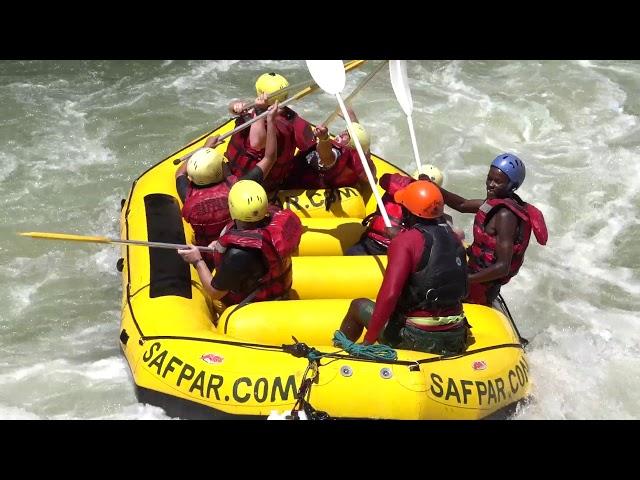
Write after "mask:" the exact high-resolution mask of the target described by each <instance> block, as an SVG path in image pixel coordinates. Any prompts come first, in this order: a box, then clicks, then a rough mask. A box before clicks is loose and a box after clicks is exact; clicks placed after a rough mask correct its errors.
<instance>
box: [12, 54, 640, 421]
mask: <svg viewBox="0 0 640 480" xmlns="http://www.w3.org/2000/svg"><path fill="white" fill-rule="evenodd" d="M408 67H409V68H408V71H409V77H410V85H411V89H412V96H413V100H414V113H413V120H414V125H415V129H416V134H417V137H418V146H419V151H420V155H421V158H422V160H423V162H425V163H426V162H430V163H434V164H435V165H437V166H438V167H440V168H441V169H442V170H444V172H445V186H446V187H447V188H448V189H449V190H452V191H455V192H457V193H460V194H462V195H464V196H467V197H475V198H481V197H482V196H483V194H484V187H483V185H484V177H485V175H486V172H487V169H488V165H489V163H490V161H491V159H493V157H495V155H497V154H498V153H500V152H501V151H512V152H514V153H517V154H518V155H519V156H521V158H523V159H524V160H525V162H526V165H527V178H526V181H525V183H524V185H523V187H522V188H521V189H520V194H521V196H522V197H523V198H524V199H525V200H527V201H530V202H531V203H533V204H535V205H536V206H538V207H539V208H540V209H541V210H542V211H543V212H544V214H545V217H546V219H547V224H548V226H549V230H550V235H549V243H548V245H547V246H546V247H540V246H539V245H537V244H536V243H535V241H534V240H532V244H531V246H530V248H529V250H528V252H527V258H526V261H525V264H524V266H523V268H522V269H521V272H520V274H519V275H518V276H517V277H516V278H515V279H514V280H512V281H511V282H510V283H509V285H507V286H506V287H504V288H503V295H504V297H505V299H506V300H507V302H508V304H509V306H510V308H511V311H512V313H513V315H514V317H515V319H516V321H517V323H518V325H519V329H520V331H521V333H522V335H523V336H525V337H527V338H528V339H530V340H531V344H530V347H529V353H528V358H529V364H530V367H531V377H532V379H533V393H534V396H535V400H534V401H532V402H531V403H530V404H528V405H526V406H524V407H523V408H520V409H519V410H518V411H517V413H516V414H515V416H514V417H515V418H518V419H630V418H636V419H637V418H640V400H639V399H640V352H639V351H638V350H639V348H638V345H640V329H639V328H638V315H637V313H636V312H637V311H638V309H639V307H640V295H639V294H640V248H639V247H638V242H637V240H636V239H637V236H638V233H640V162H639V159H640V156H639V153H640V151H639V147H640V118H639V116H638V115H640V96H638V95H637V93H636V92H638V91H640V62H621V61H611V62H603V61H572V62H571V61H546V62H533V61H522V62H511V61H509V62H507V61H503V62H496V61H487V62H481V61H473V62H466V61H451V62H450V61H437V62H430V61H410V62H409V64H408ZM370 68H371V67H367V68H365V69H364V70H363V71H361V72H355V73H354V74H353V75H351V74H350V75H349V77H348V80H347V87H346V89H345V92H349V91H350V90H351V89H352V88H353V87H354V86H355V84H356V83H357V82H358V81H359V80H360V79H362V78H363V77H364V76H365V75H366V74H367V72H368V71H369V69H370ZM267 70H275V71H279V72H280V73H282V74H284V75H285V76H287V78H288V79H289V81H290V83H297V82H299V81H302V80H305V79H306V78H308V74H307V72H306V69H305V67H304V62H303V61H297V62H292V61H265V60H260V61H220V62H208V61H192V62H186V61H165V62H161V61H145V62H134V61H110V62H96V61H91V62H79V61H65V62H54V61H30V62H14V61H3V62H0V105H1V106H0V126H1V127H2V128H0V140H1V141H2V145H3V146H4V147H3V149H2V151H1V152H0V161H1V163H2V165H3V166H4V168H3V170H2V171H1V172H0V197H1V199H2V203H3V205H4V208H3V209H2V210H1V211H0V225H1V227H0V239H1V242H0V282H2V285H1V287H2V288H0V305H1V306H2V310H1V312H0V332H1V333H2V334H1V335H0V352H1V355H0V418H12V419H14V418H21V419H72V418H104V419H115V418H118V419H129V418H141V419H142V418H145V419H146V418H157V419H165V418H167V417H166V415H164V412H163V411H162V410H161V409H159V408H156V407H152V406H148V405H142V404H139V403H137V401H136V399H135V395H134V393H133V383H132V380H131V378H130V376H129V372H128V366H127V365H126V362H125V361H124V359H123V357H122V355H121V354H120V347H119V345H118V331H119V322H120V311H119V308H120V277H119V274H118V272H117V271H116V270H115V263H116V260H117V258H118V249H117V248H116V247H110V246H101V245H91V244H75V243H74V244H69V243H64V242H59V243H58V242H45V241H36V240H31V239H25V238H21V237H17V236H16V235H15V232H16V231H30V230H40V231H53V232H55V231H61V232H71V233H78V234H88V235H90V234H98V235H106V236H118V231H119V226H118V214H119V201H120V198H123V197H125V196H126V194H127V192H128V189H129V187H130V185H131V182H132V181H133V179H134V178H136V177H137V176H138V175H139V174H140V173H141V172H142V171H144V170H145V169H146V168H148V167H149V166H151V165H152V164H154V163H156V162H158V161H159V160H161V159H162V158H164V157H166V156H167V155H168V154H170V153H172V152H174V151H175V150H177V149H178V148H179V147H181V146H182V145H183V144H185V143H187V142H188V141H190V140H192V139H193V138H195V137H196V136H198V135H199V134H201V133H203V132H205V131H207V130H208V129H210V128H211V127H213V126H215V125H217V124H218V123H220V121H221V120H223V119H224V118H226V104H227V102H228V100H229V99H230V98H235V97H240V98H247V97H249V98H250V97H251V96H252V95H253V94H254V90H253V83H254V81H255V79H256V78H257V77H258V76H259V75H260V74H261V73H263V72H264V71H267ZM334 108H335V100H334V99H333V97H331V96H329V95H324V94H316V95H314V96H310V97H307V98H306V99H305V100H303V101H301V102H300V103H299V104H298V105H297V106H295V109H296V111H298V112H299V113H300V114H301V115H302V116H304V117H305V118H307V119H308V120H310V121H312V122H319V121H322V120H323V119H324V118H325V117H326V116H327V114H328V112H330V111H331V110H333V109H334ZM353 108H354V110H355V111H356V113H357V114H358V116H359V119H360V121H361V123H363V124H364V125H366V126H367V127H368V129H369V130H370V131H371V133H372V137H373V140H372V149H373V150H374V151H375V152H376V153H378V154H380V155H381V156H382V157H384V158H386V159H387V160H389V161H391V162H393V163H396V164H397V165H399V166H401V167H403V168H406V169H407V170H408V171H413V169H414V168H413V163H414V160H413V150H412V147H411V142H410V139H409V133H408V128H407V124H406V117H405V115H404V113H403V112H402V110H401V109H400V107H399V105H398V104H397V102H396V101H395V97H394V95H393V91H392V89H391V85H390V83H389V80H388V73H387V72H386V70H383V71H382V72H381V73H380V74H379V76H377V77H375V78H374V79H373V80H372V81H371V82H370V83H369V84H368V85H367V87H366V88H365V89H364V90H363V91H362V92H361V94H360V95H359V96H358V97H356V99H355V101H354V103H353ZM340 122H341V121H336V122H335V124H334V125H333V130H334V131H335V130H337V129H339V128H342V124H341V123H340ZM454 219H455V221H456V224H457V225H458V226H460V227H462V228H464V229H465V231H466V233H467V238H471V229H470V226H471V222H472V217H471V216H470V215H460V214H457V213H455V214H454Z"/></svg>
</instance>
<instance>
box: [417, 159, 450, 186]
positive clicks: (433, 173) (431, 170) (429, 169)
mask: <svg viewBox="0 0 640 480" xmlns="http://www.w3.org/2000/svg"><path fill="white" fill-rule="evenodd" d="M420 167H421V168H420V171H419V172H418V171H417V170H416V171H415V173H414V174H413V178H415V179H416V180H418V175H426V176H427V177H429V178H430V179H431V181H432V182H433V183H435V184H436V185H438V186H439V187H441V186H442V180H443V179H444V177H443V175H442V172H441V171H440V169H439V168H438V167H436V166H435V165H429V164H427V165H420Z"/></svg>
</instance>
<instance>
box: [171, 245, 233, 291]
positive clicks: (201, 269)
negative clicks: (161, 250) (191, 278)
mask: <svg viewBox="0 0 640 480" xmlns="http://www.w3.org/2000/svg"><path fill="white" fill-rule="evenodd" d="M178 254H179V255H180V256H181V257H182V259H183V260H184V261H185V262H187V263H190V264H192V265H194V266H195V267H196V271H197V272H198V277H200V282H201V283H202V288H204V290H205V292H207V294H208V295H209V296H210V297H211V298H212V299H214V300H220V299H221V298H222V297H224V296H225V295H226V294H227V291H226V290H218V289H216V288H213V287H212V286H211V280H213V275H211V271H210V270H209V267H207V264H206V263H205V262H204V260H202V255H201V253H200V250H198V249H197V248H196V247H194V246H193V245H189V249H184V250H178Z"/></svg>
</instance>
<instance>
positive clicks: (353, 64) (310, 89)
mask: <svg viewBox="0 0 640 480" xmlns="http://www.w3.org/2000/svg"><path fill="white" fill-rule="evenodd" d="M364 62H366V60H354V61H353V62H351V63H350V64H349V65H347V66H343V65H342V62H340V68H342V69H343V73H344V72H345V71H347V72H348V71H349V70H351V69H353V68H356V67H359V66H360V65H362V64H363V63H364ZM313 80H314V81H313V82H311V84H310V85H309V86H308V87H306V88H305V89H303V90H301V91H299V92H298V93H296V94H295V95H294V96H293V97H291V98H288V99H286V100H285V101H284V102H282V103H281V104H280V107H284V106H285V105H287V104H289V103H291V102H293V101H294V100H298V99H299V98H302V97H305V96H307V95H308V94H310V93H311V92H314V91H315V90H317V89H318V85H317V83H318V81H317V79H315V78H314V79H313ZM323 90H324V89H323ZM274 93H275V94H278V93H280V90H278V91H277V92H274ZM267 113H268V112H267V111H264V112H262V113H261V114H260V115H258V116H257V117H255V118H252V119H251V120H249V121H248V122H245V123H243V124H242V125H240V126H238V127H236V128H234V129H233V130H231V131H230V132H227V133H225V134H224V135H221V136H220V140H224V139H225V138H227V137H230V136H231V135H233V134H235V133H238V132H241V131H242V130H244V129H245V128H247V127H249V126H250V125H252V124H253V123H255V122H257V121H258V120H260V119H261V118H264V117H266V116H267Z"/></svg>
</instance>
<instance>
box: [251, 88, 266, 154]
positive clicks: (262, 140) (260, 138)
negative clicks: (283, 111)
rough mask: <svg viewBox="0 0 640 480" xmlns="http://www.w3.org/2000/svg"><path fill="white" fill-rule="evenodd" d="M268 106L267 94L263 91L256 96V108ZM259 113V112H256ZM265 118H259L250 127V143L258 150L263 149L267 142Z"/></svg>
mask: <svg viewBox="0 0 640 480" xmlns="http://www.w3.org/2000/svg"><path fill="white" fill-rule="evenodd" d="M265 108H267V94H266V93H263V94H262V95H260V96H259V97H258V98H256V109H262V110H263V109H265ZM256 113H257V112H256ZM265 123H266V122H265V120H264V119H262V120H258V121H257V122H254V123H253V124H252V125H251V127H249V143H250V144H251V147H252V148H255V149H256V150H262V149H263V148H264V147H265V144H266V143H267V130H266V126H265Z"/></svg>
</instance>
